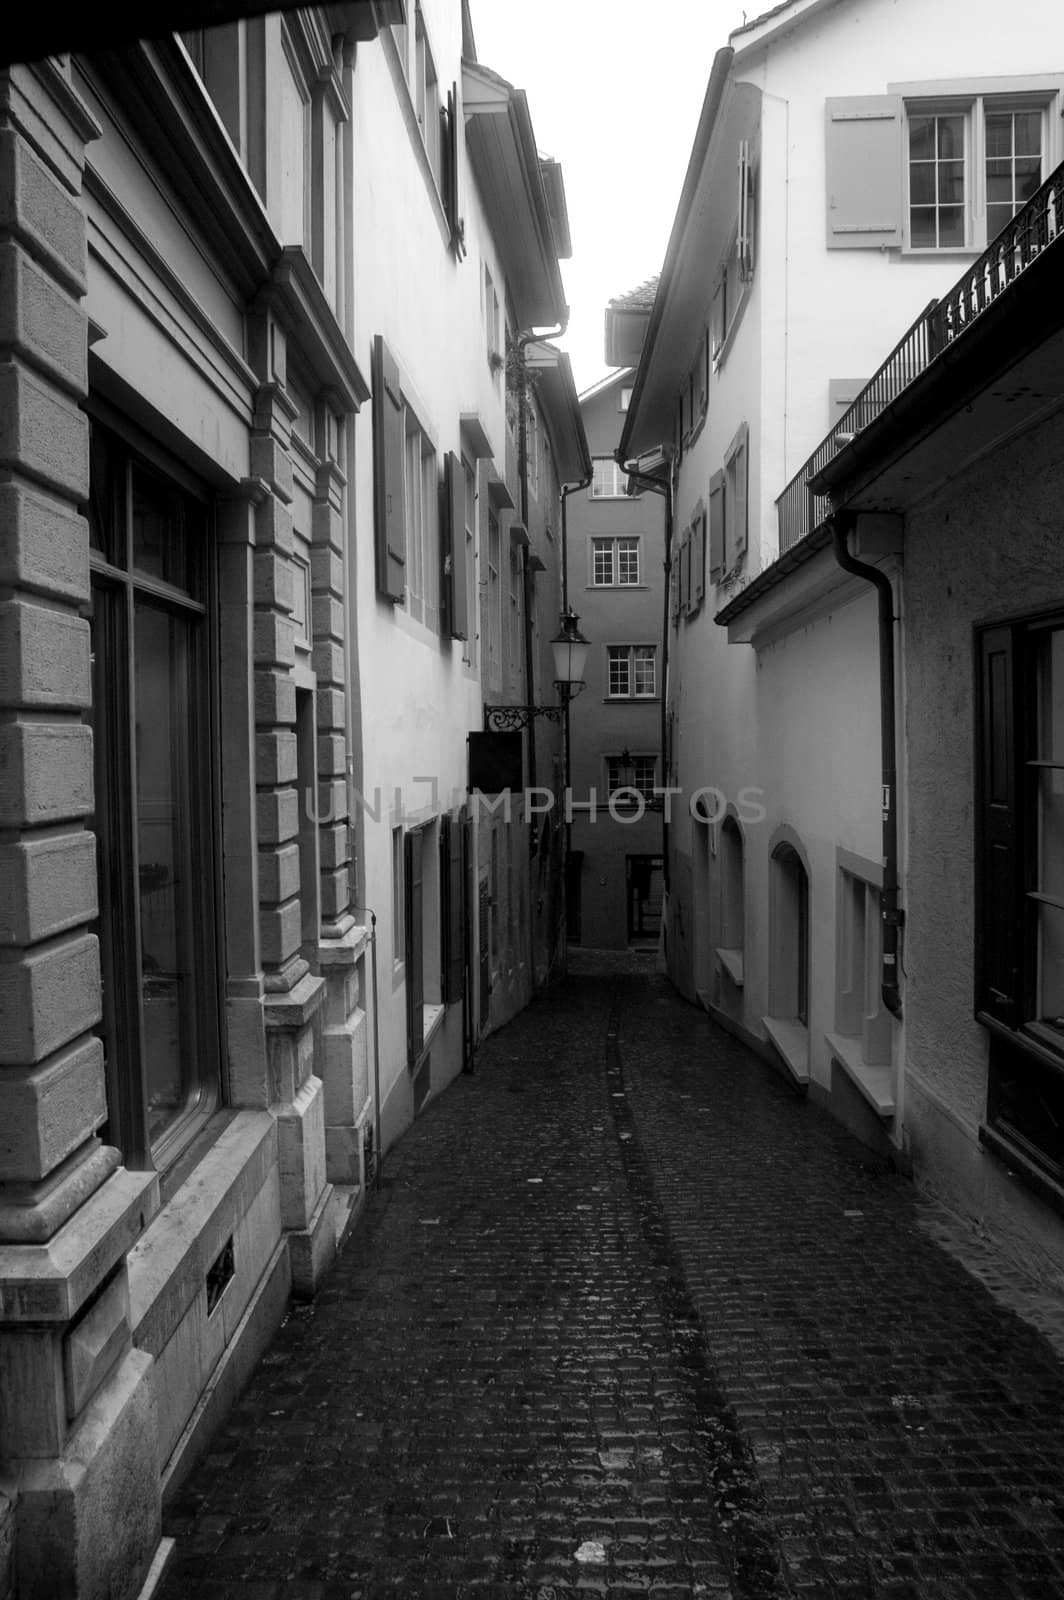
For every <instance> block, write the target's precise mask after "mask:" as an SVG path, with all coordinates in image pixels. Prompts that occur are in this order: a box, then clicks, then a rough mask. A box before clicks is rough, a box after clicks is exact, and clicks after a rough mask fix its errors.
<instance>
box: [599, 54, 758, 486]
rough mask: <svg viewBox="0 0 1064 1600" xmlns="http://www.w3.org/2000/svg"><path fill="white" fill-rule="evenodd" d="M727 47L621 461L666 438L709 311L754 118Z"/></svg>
mask: <svg viewBox="0 0 1064 1600" xmlns="http://www.w3.org/2000/svg"><path fill="white" fill-rule="evenodd" d="M732 54H733V53H732V51H731V50H730V49H724V50H718V51H717V54H716V56H715V57H714V59H713V68H712V71H711V73H710V77H709V85H708V87H707V89H706V97H705V100H704V102H703V105H702V115H701V117H700V119H699V124H698V131H697V132H696V134H695V141H694V145H693V147H692V150H691V159H690V161H689V162H688V166H687V176H686V177H685V179H684V185H683V191H682V193H681V195H680V203H679V205H678V207H677V210H676V217H675V220H674V222H673V225H672V233H671V235H670V237H669V246H668V250H667V251H666V255H665V264H664V266H663V267H662V271H661V282H660V283H659V285H658V292H657V296H656V297H655V300H654V307H653V310H652V311H651V313H650V322H649V326H648V327H647V331H646V338H645V340H644V342H643V349H642V354H641V356H640V358H639V368H638V371H637V373H636V380H635V385H634V389H633V394H632V403H631V405H630V406H629V408H628V415H627V417H626V419H625V425H624V430H623V432H622V434H621V441H620V449H621V451H622V452H623V453H624V456H625V458H626V459H630V458H631V457H633V456H638V455H643V454H644V453H645V452H646V451H647V450H651V449H653V447H654V446H655V445H657V444H660V443H661V442H662V441H663V440H665V439H669V438H671V437H672V432H673V423H674V421H675V415H674V413H675V405H676V391H677V382H678V378H679V376H680V374H681V373H682V372H684V371H686V370H687V368H688V366H689V365H690V363H691V361H692V359H693V357H694V346H695V334H696V332H697V329H698V328H699V327H700V326H701V324H702V322H703V321H704V320H705V318H706V316H707V314H708V311H709V302H710V296H711V292H712V272H713V268H714V267H715V266H716V264H717V262H718V261H719V260H720V259H721V257H722V256H723V254H724V251H725V249H726V248H727V245H728V241H729V238H730V235H731V232H732V230H733V228H734V226H735V221H736V207H737V194H738V189H737V181H738V180H737V176H736V155H737V151H738V146H739V141H740V140H741V139H753V138H754V136H755V135H756V133H757V130H758V128H759V126H760V120H761V90H760V89H759V88H758V87H757V85H756V84H752V83H736V82H735V81H734V79H733V78H732V77H731V65H732Z"/></svg>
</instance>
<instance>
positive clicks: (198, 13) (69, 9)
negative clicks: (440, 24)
mask: <svg viewBox="0 0 1064 1600" xmlns="http://www.w3.org/2000/svg"><path fill="white" fill-rule="evenodd" d="M301 9H303V0H168V3H166V4H164V5H162V6H154V7H152V8H151V9H150V10H147V11H144V10H141V9H140V7H139V6H123V7H120V6H86V5H82V4H76V3H74V0H60V3H59V4H58V5H50V6H41V7H39V8H38V7H32V6H21V7H13V8H12V10H11V12H10V13H9V14H8V15H7V16H6V17H5V20H4V26H3V29H2V30H0V66H9V65H10V64H11V63H12V62H15V61H41V60H43V58H44V57H45V56H59V55H68V54H75V55H95V54H97V53H98V52H99V51H101V50H110V49H115V48H116V47H121V46H123V45H131V44H134V43H135V42H136V41H137V40H139V39H162V38H164V37H165V36H166V35H167V34H170V33H188V32H190V31H192V30H194V29H197V28H217V27H219V26H220V25H221V24H222V23H226V22H236V21H238V20H239V19H240V18H242V17H261V16H264V15H265V14H266V13H267V12H269V11H298V10H301ZM327 9H328V13H329V20H330V23H331V25H332V29H333V32H334V33H341V34H343V35H345V36H346V37H349V38H351V39H375V38H376V36H377V33H378V31H379V30H380V28H381V27H383V26H384V25H385V24H386V23H389V22H401V21H402V20H403V11H402V6H401V5H400V3H399V0H347V3H346V4H343V5H332V6H329V7H328V8H327Z"/></svg>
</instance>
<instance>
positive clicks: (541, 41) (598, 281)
mask: <svg viewBox="0 0 1064 1600" xmlns="http://www.w3.org/2000/svg"><path fill="white" fill-rule="evenodd" d="M657 7H658V8H660V9H656V8H655V6H654V5H653V4H648V3H647V0H531V3H530V0H470V10H471V13H472V19H473V35H474V38H475V39H476V46H477V56H478V58H479V59H480V60H481V61H482V62H483V64H484V65H485V66H486V67H491V68H492V70H493V71H495V72H498V73H500V74H501V75H502V76H503V77H504V78H506V79H508V80H509V82H510V83H512V84H513V85H514V86H515V88H518V89H524V91H525V93H526V94H527V95H528V108H529V111H530V113H531V116H532V126H533V128H534V130H535V135H536V143H537V144H538V145H539V148H540V150H541V152H542V153H543V154H544V155H549V156H553V157H554V158H555V160H556V161H560V162H561V164H562V172H563V174H564V177H565V193H566V199H567V201H568V205H569V225H570V231H571V233H572V239H573V258H572V260H571V261H563V262H562V276H563V280H564V283H565V290H566V297H567V299H568V301H569V307H570V313H571V314H570V321H569V332H568V334H567V336H566V337H565V338H564V339H560V340H559V341H558V343H559V344H560V345H561V347H562V348H563V349H565V350H568V352H569V355H570V357H571V359H572V363H573V373H574V376H575V378H576V386H577V389H578V390H583V389H587V388H590V386H591V385H592V384H593V383H596V382H597V381H598V379H599V378H601V377H603V376H604V375H605V374H606V372H608V371H609V370H610V369H609V368H608V367H607V366H606V362H605V358H604V356H603V329H604V322H605V313H606V302H607V301H608V300H610V299H611V298H612V297H613V296H614V295H618V294H624V293H626V292H627V290H629V289H634V288H635V286H636V285H637V284H639V283H642V282H643V280H644V279H645V278H649V277H650V276H651V275H652V274H653V273H655V272H658V271H660V269H661V264H662V261H663V259H664V256H665V248H666V246H667V244H668V242H669V232H670V230H671V228H672V219H673V216H674V215H675V211H676V204H677V201H678V200H679V198H680V189H681V187H682V185H683V179H684V173H685V172H686V171H687V158H688V156H689V155H690V153H691V144H692V142H693V140H694V135H695V129H696V127H697V126H698V116H699V112H700V111H701V109H702V100H703V97H704V95H705V92H706V84H707V82H708V81H709V69H710V67H711V65H712V62H713V56H714V54H715V53H716V51H717V50H718V49H720V47H721V46H722V45H726V44H727V42H728V33H729V32H730V30H731V29H732V28H735V27H738V26H739V25H740V24H741V23H742V20H743V10H742V6H741V4H740V3H739V0H657ZM747 7H748V10H747V14H748V15H749V16H751V17H753V16H756V15H758V14H759V12H760V11H763V10H766V9H767V4H761V3H759V0H747Z"/></svg>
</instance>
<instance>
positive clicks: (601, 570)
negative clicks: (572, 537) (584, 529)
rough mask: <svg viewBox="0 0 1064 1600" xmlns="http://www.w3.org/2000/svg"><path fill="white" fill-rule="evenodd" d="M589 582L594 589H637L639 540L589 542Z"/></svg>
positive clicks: (630, 537)
mask: <svg viewBox="0 0 1064 1600" xmlns="http://www.w3.org/2000/svg"><path fill="white" fill-rule="evenodd" d="M591 582H592V585H593V587H594V588H596V589H602V588H621V589H627V588H637V587H638V586H639V539H638V537H637V536H635V537H633V536H631V535H624V536H623V537H620V538H609V539H599V538H594V539H592V541H591Z"/></svg>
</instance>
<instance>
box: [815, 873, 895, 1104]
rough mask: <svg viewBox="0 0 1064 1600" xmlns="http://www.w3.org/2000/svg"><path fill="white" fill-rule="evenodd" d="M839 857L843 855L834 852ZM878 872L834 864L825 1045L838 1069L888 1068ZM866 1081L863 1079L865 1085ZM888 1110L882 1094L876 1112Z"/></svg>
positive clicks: (888, 1035)
mask: <svg viewBox="0 0 1064 1600" xmlns="http://www.w3.org/2000/svg"><path fill="white" fill-rule="evenodd" d="M839 854H840V856H841V855H842V854H843V852H841V851H840V852H839ZM882 876H883V874H882V868H881V866H879V865H878V864H877V863H875V862H872V861H869V862H863V861H860V860H858V859H857V858H856V857H852V856H850V855H848V854H847V855H846V856H845V860H844V861H842V862H840V866H839V875H838V902H837V908H836V960H835V1033H834V1035H833V1036H831V1037H830V1038H829V1040H828V1043H829V1044H830V1045H831V1047H832V1050H833V1051H834V1053H835V1056H836V1058H837V1059H839V1060H841V1061H842V1064H843V1066H844V1067H846V1068H847V1069H848V1070H850V1072H851V1073H853V1072H855V1071H856V1073H857V1075H858V1076H859V1077H862V1078H863V1077H864V1074H863V1072H862V1070H861V1069H862V1068H865V1067H889V1066H890V1056H891V1032H892V1030H891V1021H890V1015H889V1013H888V1012H887V1010H886V1008H885V1006H884V1005H883V992H882V983H883V969H882V942H881V934H882V916H881V898H880V884H881V882H882ZM866 1081H867V1080H866ZM888 1104H889V1109H891V1110H892V1109H893V1095H892V1094H890V1093H889V1092H888V1096H887V1098H886V1100H884V1101H883V1102H882V1106H881V1108H882V1109H884V1110H886V1109H888Z"/></svg>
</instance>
